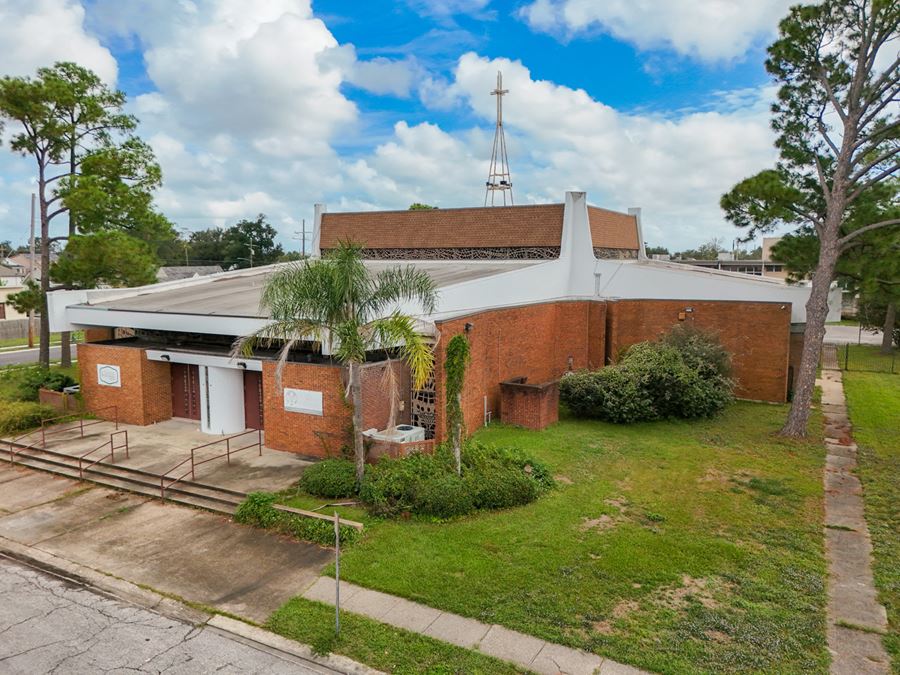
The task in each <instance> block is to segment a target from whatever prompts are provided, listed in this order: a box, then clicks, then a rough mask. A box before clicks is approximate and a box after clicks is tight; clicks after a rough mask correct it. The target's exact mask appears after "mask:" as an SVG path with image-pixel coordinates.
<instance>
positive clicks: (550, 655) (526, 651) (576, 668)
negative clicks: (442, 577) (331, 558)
mask: <svg viewBox="0 0 900 675" xmlns="http://www.w3.org/2000/svg"><path fill="white" fill-rule="evenodd" d="M334 585H335V581H334V579H332V578H330V577H320V578H319V579H318V580H317V581H316V583H314V584H313V585H312V586H310V587H309V588H308V589H307V590H306V591H305V592H304V593H303V597H305V598H306V599H308V600H316V601H318V602H324V603H327V604H330V605H334V590H335V589H334ZM341 608H342V609H343V610H346V611H348V612H353V613H355V614H362V615H364V616H367V617H369V618H371V619H375V620H376V621H381V622H382V623H387V624H390V625H392V626H397V627H398V628H403V629H405V630H408V631H412V632H414V633H421V634H422V635H427V636H428V637H432V638H435V639H436V640H442V641H444V642H449V643H451V644H454V645H457V646H459V647H465V648H466V649H474V650H476V651H479V652H482V653H484V654H488V655H489V656H493V657H496V658H498V659H503V660H504V661H509V662H511V663H514V664H516V665H519V666H522V667H524V668H528V669H529V670H532V671H534V672H536V673H541V674H542V675H559V674H560V673H565V675H592V674H593V673H599V675H639V674H641V673H644V672H645V671H643V670H638V669H637V668H632V667H631V666H626V665H623V664H621V663H616V662H615V661H610V660H609V659H604V658H603V657H601V656H597V655H596V654H589V653H587V652H583V651H580V650H577V649H572V648H570V647H564V646H562V645H558V644H554V643H552V642H547V641H545V640H541V639H538V638H536V637H532V636H531V635H525V634H524V633H518V632H516V631H512V630H509V629H508V628H503V627H502V626H498V625H496V624H493V625H488V624H486V623H481V622H480V621H476V620H475V619H468V618H466V617H463V616H459V615H457V614H450V613H449V612H442V611H440V610H437V609H434V608H433V607H427V606H426V605H421V604H419V603H417V602H411V601H409V600H405V599H404V598H398V597H396V596H393V595H388V594H387V593H379V592H378V591H372V590H369V589H367V588H363V587H362V586H356V585H354V584H348V583H347V582H346V581H342V582H341Z"/></svg>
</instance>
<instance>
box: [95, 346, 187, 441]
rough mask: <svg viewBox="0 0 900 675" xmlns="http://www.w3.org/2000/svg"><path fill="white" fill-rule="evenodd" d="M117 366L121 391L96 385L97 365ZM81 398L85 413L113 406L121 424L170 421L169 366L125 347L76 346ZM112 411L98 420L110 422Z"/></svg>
mask: <svg viewBox="0 0 900 675" xmlns="http://www.w3.org/2000/svg"><path fill="white" fill-rule="evenodd" d="M98 363H103V364H109V365H116V366H119V369H120V379H121V382H122V386H121V387H107V386H103V385H101V384H98V382H97V364H98ZM78 367H79V370H80V371H81V395H82V398H83V399H84V404H85V408H86V409H87V410H91V411H93V410H98V409H100V408H106V407H107V406H111V405H114V406H116V408H117V413H118V418H119V421H120V422H126V423H128V424H140V425H145V424H153V423H154V422H160V421H162V420H167V419H169V418H170V417H172V381H171V375H170V372H169V364H168V363H163V362H161V361H150V360H149V359H147V353H146V351H145V350H143V349H139V348H137V347H128V346H124V345H101V344H83V345H79V346H78ZM112 415H113V413H112V411H111V410H110V411H101V412H100V413H99V414H98V416H99V417H103V418H105V419H112Z"/></svg>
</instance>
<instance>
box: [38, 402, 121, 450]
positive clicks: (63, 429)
mask: <svg viewBox="0 0 900 675" xmlns="http://www.w3.org/2000/svg"><path fill="white" fill-rule="evenodd" d="M106 410H112V411H113V420H112V421H113V422H114V423H115V425H116V431H118V430H119V408H118V407H117V406H114V405H107V406H103V407H102V408H96V409H95V410H89V411H85V412H82V413H75V414H74V415H73V414H69V415H59V416H57V417H50V418H48V419H44V420H41V446H42V447H47V436H51V435H53V434H61V433H64V432H66V431H74V430H75V429H78V431H79V436H80V437H81V438H84V428H85V427H90V426H93V425H95V424H103V423H104V422H108V421H109V420H91V421H89V422H87V423H85V421H84V420H85V419H87V416H88V415H96V414H97V413H99V412H102V411H106ZM75 416H77V417H78V426H74V425H73V426H70V427H60V428H58V429H47V427H48V426H52V425H51V424H50V423H51V422H56V421H58V420H62V419H65V420H70V419H71V418H72V417H75ZM32 433H34V432H32Z"/></svg>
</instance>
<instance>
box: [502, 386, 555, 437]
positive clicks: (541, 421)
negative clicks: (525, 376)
mask: <svg viewBox="0 0 900 675" xmlns="http://www.w3.org/2000/svg"><path fill="white" fill-rule="evenodd" d="M500 413H501V415H500V419H501V421H502V422H503V423H504V424H512V425H514V426H518V427H525V428H526V429H536V430H540V429H546V428H547V427H548V426H550V425H551V424H555V423H556V422H557V421H558V420H559V385H558V384H557V383H556V382H553V383H550V384H546V385H544V386H541V387H530V386H528V385H527V384H516V383H512V382H504V383H503V384H501V385H500Z"/></svg>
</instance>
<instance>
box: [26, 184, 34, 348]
mask: <svg viewBox="0 0 900 675" xmlns="http://www.w3.org/2000/svg"><path fill="white" fill-rule="evenodd" d="M28 248H29V252H28V253H29V256H30V261H29V270H28V275H27V278H29V279H34V193H33V192H32V193H31V236H30V237H29V239H28ZM32 347H34V310H33V309H32V310H29V311H28V348H29V349H31V348H32Z"/></svg>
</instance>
